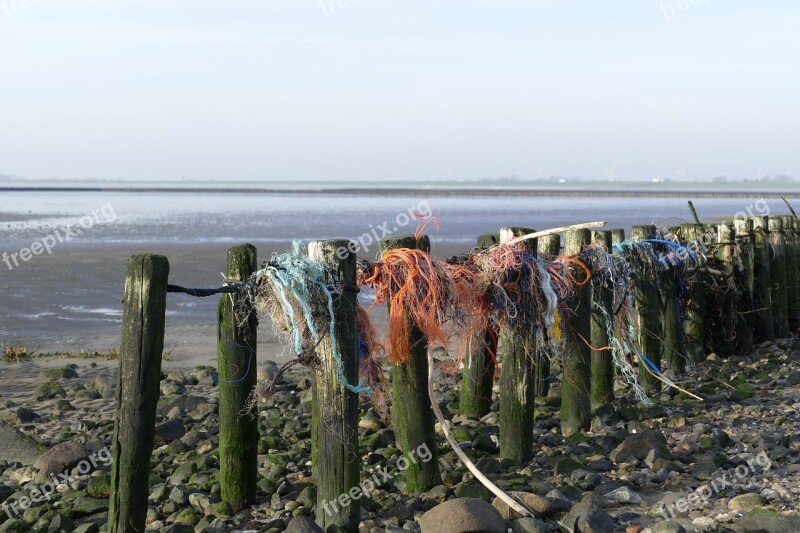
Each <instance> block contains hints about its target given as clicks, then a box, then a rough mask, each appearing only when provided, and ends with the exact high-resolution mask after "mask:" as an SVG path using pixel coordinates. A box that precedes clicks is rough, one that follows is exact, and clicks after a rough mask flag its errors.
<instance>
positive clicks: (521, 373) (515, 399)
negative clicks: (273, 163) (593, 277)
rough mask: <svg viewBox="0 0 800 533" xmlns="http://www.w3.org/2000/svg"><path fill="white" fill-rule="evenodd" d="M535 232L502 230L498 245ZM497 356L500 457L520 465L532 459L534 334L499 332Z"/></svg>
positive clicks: (532, 243) (531, 244) (527, 244)
mask: <svg viewBox="0 0 800 533" xmlns="http://www.w3.org/2000/svg"><path fill="white" fill-rule="evenodd" d="M534 231H535V230H532V229H528V228H502V229H501V230H500V242H508V241H510V240H512V239H513V238H514V237H519V236H520V235H526V234H529V233H533V232H534ZM522 246H525V247H527V248H528V249H529V250H531V251H532V252H533V253H534V254H535V253H536V247H537V243H536V240H528V241H523V243H522ZM500 353H501V358H500V416H499V418H500V457H501V458H503V459H512V460H514V461H516V462H518V463H522V462H525V461H528V460H530V459H531V458H532V457H533V407H534V401H533V392H534V391H533V379H534V374H533V359H534V354H535V353H536V341H535V334H534V332H533V331H530V332H527V333H526V338H524V339H521V338H518V337H516V336H515V335H514V334H512V333H511V332H509V331H503V332H501V341H500Z"/></svg>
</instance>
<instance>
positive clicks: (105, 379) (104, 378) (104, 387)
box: [94, 374, 117, 399]
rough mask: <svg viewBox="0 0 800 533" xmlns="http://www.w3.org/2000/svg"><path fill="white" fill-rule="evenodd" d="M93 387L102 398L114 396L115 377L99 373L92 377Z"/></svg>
mask: <svg viewBox="0 0 800 533" xmlns="http://www.w3.org/2000/svg"><path fill="white" fill-rule="evenodd" d="M94 388H95V390H97V392H98V393H99V394H100V396H102V397H103V398H106V399H108V398H114V396H115V394H116V390H117V378H115V377H113V376H109V375H108V374H100V375H99V376H97V377H96V378H94Z"/></svg>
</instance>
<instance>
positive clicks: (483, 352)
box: [458, 233, 500, 418]
mask: <svg viewBox="0 0 800 533" xmlns="http://www.w3.org/2000/svg"><path fill="white" fill-rule="evenodd" d="M498 242H500V234H499V233H486V234H484V235H481V236H480V237H478V245H477V248H478V249H479V250H485V249H487V248H489V247H491V246H494V245H495V244H497V243H498ZM490 290H491V289H490ZM492 354H495V355H496V354H497V332H496V331H493V330H491V326H490V327H489V329H487V330H486V331H484V332H483V333H480V334H478V335H476V336H475V337H473V338H472V339H470V342H469V346H468V351H467V357H466V358H465V360H464V372H463V377H462V379H461V395H460V397H459V402H458V410H459V412H460V413H461V414H462V415H467V416H474V417H476V418H480V417H482V416H485V415H487V414H489V410H490V409H491V407H492V385H493V383H494V374H495V365H494V358H493V357H492Z"/></svg>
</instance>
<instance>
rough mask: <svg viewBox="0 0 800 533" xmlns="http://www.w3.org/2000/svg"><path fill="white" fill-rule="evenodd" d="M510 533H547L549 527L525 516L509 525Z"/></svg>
mask: <svg viewBox="0 0 800 533" xmlns="http://www.w3.org/2000/svg"><path fill="white" fill-rule="evenodd" d="M511 531H512V533H548V531H550V526H548V525H547V524H546V523H545V522H542V521H541V520H537V519H535V518H531V517H530V516H526V517H525V518H520V519H519V520H514V522H512V523H511Z"/></svg>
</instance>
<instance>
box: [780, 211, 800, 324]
mask: <svg viewBox="0 0 800 533" xmlns="http://www.w3.org/2000/svg"><path fill="white" fill-rule="evenodd" d="M781 218H782V219H783V237H784V247H785V251H786V253H785V256H786V299H787V300H788V310H789V329H790V330H792V331H794V330H797V328H798V327H800V284H798V276H800V265H798V263H797V248H798V242H797V231H796V230H795V227H794V225H795V218H794V217H793V216H792V215H783V216H782V217H781Z"/></svg>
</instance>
